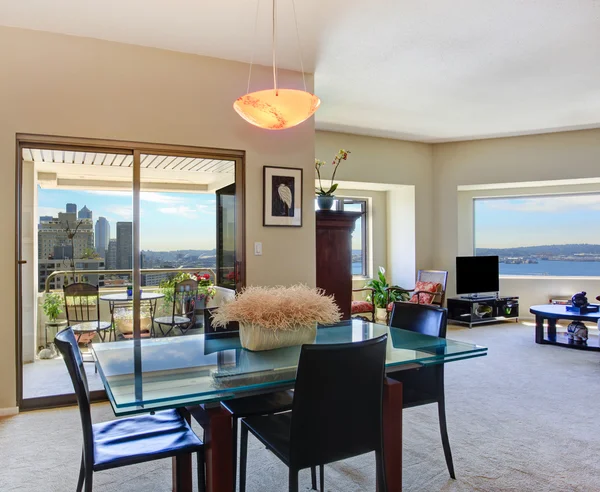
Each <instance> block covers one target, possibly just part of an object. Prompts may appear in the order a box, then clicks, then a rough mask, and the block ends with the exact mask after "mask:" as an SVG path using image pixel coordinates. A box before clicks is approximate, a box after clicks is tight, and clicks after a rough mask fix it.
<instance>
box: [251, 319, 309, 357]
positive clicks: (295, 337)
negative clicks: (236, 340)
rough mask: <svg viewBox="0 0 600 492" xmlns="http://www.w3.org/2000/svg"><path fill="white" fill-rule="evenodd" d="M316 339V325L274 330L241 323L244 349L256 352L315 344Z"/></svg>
mask: <svg viewBox="0 0 600 492" xmlns="http://www.w3.org/2000/svg"><path fill="white" fill-rule="evenodd" d="M316 337H317V324H316V323H315V324H313V325H311V326H298V327H296V328H295V329H293V330H272V329H266V328H263V327H262V326H260V325H255V324H245V323H240V342H241V344H242V347H244V348H245V349H248V350H252V351H254V352H257V351H260V350H272V349H276V348H281V347H292V346H294V345H302V344H303V343H313V342H314V341H315V338H316Z"/></svg>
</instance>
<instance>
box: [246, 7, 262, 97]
mask: <svg viewBox="0 0 600 492" xmlns="http://www.w3.org/2000/svg"><path fill="white" fill-rule="evenodd" d="M259 9H260V0H257V1H256V14H255V15H254V35H253V37H252V54H251V55H250V70H249V71H248V86H247V87H246V94H250V79H251V78H252V64H253V63H254V50H255V49H256V32H257V31H258V11H259Z"/></svg>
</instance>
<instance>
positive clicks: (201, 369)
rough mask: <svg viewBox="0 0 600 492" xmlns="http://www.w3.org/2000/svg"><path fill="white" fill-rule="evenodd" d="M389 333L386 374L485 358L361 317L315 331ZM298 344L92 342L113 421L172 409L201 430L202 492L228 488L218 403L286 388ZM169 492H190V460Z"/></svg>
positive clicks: (392, 425)
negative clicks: (258, 348)
mask: <svg viewBox="0 0 600 492" xmlns="http://www.w3.org/2000/svg"><path fill="white" fill-rule="evenodd" d="M385 333H387V334H388V342H387V353H386V371H387V372H395V371H398V370H403V369H405V370H414V369H417V368H419V367H422V366H424V365H429V364H442V363H447V362H452V361H457V360H464V359H469V358H473V357H481V356H484V355H486V354H487V348H485V347H481V346H478V345H474V344H470V343H464V342H458V341H454V340H448V339H444V338H438V337H432V336H428V335H422V334H419V333H414V332H411V331H407V330H401V329H398V328H391V327H388V326H385V325H380V324H374V323H370V322H367V321H362V320H356V319H354V320H347V321H342V322H340V323H337V324H335V325H331V326H323V327H319V329H318V330H317V337H316V340H315V343H318V344H331V343H347V342H358V341H363V340H368V339H371V338H376V337H378V336H380V335H383V334H385ZM300 349H301V347H300V346H296V347H286V348H281V349H276V350H269V351H265V352H251V351H248V350H245V349H243V348H241V345H240V342H239V337H238V335H237V334H236V333H233V334H228V336H223V335H221V334H219V335H212V336H211V335H190V336H181V337H173V338H164V339H141V340H139V339H138V340H127V341H121V342H109V343H103V344H93V345H92V352H93V354H94V357H95V359H96V363H97V366H98V371H99V373H100V376H101V378H102V381H103V383H104V386H105V388H106V392H107V395H108V398H109V400H110V403H111V405H112V408H113V411H114V413H115V415H116V416H123V415H132V414H138V413H145V412H150V411H156V410H163V409H170V408H179V409H181V410H182V411H184V413H188V414H187V416H188V418H189V413H191V414H193V415H194V418H195V419H196V420H198V422H199V423H200V424H201V425H202V426H203V427H204V429H205V445H206V468H207V490H209V491H213V492H214V491H218V492H221V491H223V492H225V491H226V492H231V490H232V485H233V482H232V470H231V460H232V451H233V448H232V421H231V415H230V414H229V412H227V411H226V410H225V409H224V408H223V407H222V406H221V405H220V404H219V402H220V401H223V400H226V399H230V398H239V397H242V396H247V395H252V394H260V393H266V392H273V391H279V390H282V389H285V388H293V386H294V382H295V377H296V368H297V365H298V360H299V356H300ZM384 427H385V429H384V441H385V442H384V446H385V460H386V474H387V482H388V489H389V490H390V491H400V490H401V488H402V383H400V382H397V381H394V380H392V379H389V378H386V382H385V385H384ZM173 490H176V491H179V492H181V491H188V490H189V491H191V458H190V457H184V458H178V459H175V460H174V463H173Z"/></svg>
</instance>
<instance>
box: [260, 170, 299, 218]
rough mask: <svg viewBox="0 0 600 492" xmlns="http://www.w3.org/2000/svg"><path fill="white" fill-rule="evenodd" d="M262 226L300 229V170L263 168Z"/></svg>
mask: <svg viewBox="0 0 600 492" xmlns="http://www.w3.org/2000/svg"><path fill="white" fill-rule="evenodd" d="M263 190H264V195H263V225H264V226H279V227H302V169H299V168H294V167H273V166H264V167H263Z"/></svg>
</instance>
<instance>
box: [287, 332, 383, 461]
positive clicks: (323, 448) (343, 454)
mask: <svg viewBox="0 0 600 492" xmlns="http://www.w3.org/2000/svg"><path fill="white" fill-rule="evenodd" d="M386 342H387V335H383V336H381V337H379V338H375V339H372V340H367V341H365V342H353V343H342V344H331V345H325V344H324V345H303V346H302V351H301V353H300V361H299V363H298V372H297V376H296V385H295V389H294V403H293V408H292V426H291V435H290V466H292V467H296V468H298V469H301V468H306V467H309V466H314V465H317V464H326V463H332V462H334V461H339V460H343V459H346V458H349V457H351V456H357V455H359V454H363V453H367V452H369V451H374V450H379V449H381V445H382V442H383V441H382V439H383V414H382V410H383V401H382V399H383V379H384V374H385V349H386Z"/></svg>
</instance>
